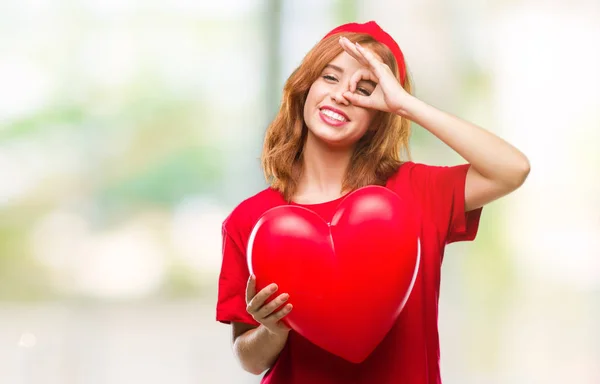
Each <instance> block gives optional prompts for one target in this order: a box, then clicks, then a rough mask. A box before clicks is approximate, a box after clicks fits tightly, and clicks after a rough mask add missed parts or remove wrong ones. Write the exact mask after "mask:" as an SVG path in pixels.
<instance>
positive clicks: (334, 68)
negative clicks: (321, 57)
mask: <svg viewBox="0 0 600 384" xmlns="http://www.w3.org/2000/svg"><path fill="white" fill-rule="evenodd" d="M325 68H331V69H333V70H334V71H338V72H339V73H344V70H343V69H342V68H340V67H338V66H337V65H333V64H327V65H326V66H325Z"/></svg>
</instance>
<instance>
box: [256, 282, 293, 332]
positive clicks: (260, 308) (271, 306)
mask: <svg viewBox="0 0 600 384" xmlns="http://www.w3.org/2000/svg"><path fill="white" fill-rule="evenodd" d="M277 289H278V287H277V285H276V284H269V285H267V286H266V287H265V288H263V289H262V290H261V291H260V292H258V293H256V277H255V276H253V275H252V276H250V278H249V279H248V285H247V286H246V304H247V306H246V311H247V312H248V313H249V314H250V315H252V317H253V318H254V320H256V321H257V322H259V323H260V324H262V325H263V326H264V327H265V328H266V329H267V330H268V331H269V332H271V333H273V334H275V335H281V336H283V335H287V333H288V332H289V331H290V328H289V327H288V326H287V325H285V324H284V323H283V322H282V321H280V320H281V319H283V318H284V317H285V316H286V315H287V314H288V313H290V311H291V310H292V304H287V305H285V306H284V307H283V308H281V309H280V310H278V311H276V312H275V310H276V309H277V308H279V307H280V306H281V305H283V304H284V303H285V302H286V301H287V300H288V299H289V295H288V294H287V293H282V294H281V295H279V296H277V297H276V298H275V299H274V300H272V301H271V302H269V303H267V304H265V301H266V300H267V299H268V298H269V297H271V295H273V294H274V293H275V292H277Z"/></svg>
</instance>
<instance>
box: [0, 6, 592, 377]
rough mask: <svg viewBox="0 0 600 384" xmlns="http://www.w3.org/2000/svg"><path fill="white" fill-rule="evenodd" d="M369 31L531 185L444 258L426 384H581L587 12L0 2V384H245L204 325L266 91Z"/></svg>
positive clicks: (418, 153)
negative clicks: (503, 145)
mask: <svg viewBox="0 0 600 384" xmlns="http://www.w3.org/2000/svg"><path fill="white" fill-rule="evenodd" d="M368 20H376V21H377V22H378V23H379V24H380V25H381V26H382V27H383V28H384V29H386V30H387V31H388V32H390V33H391V34H392V36H394V37H395V38H396V40H397V41H398V43H399V44H400V46H401V47H402V49H403V51H404V53H405V56H406V59H407V62H408V65H409V71H410V73H411V75H412V77H413V81H414V83H415V86H416V87H415V88H416V91H415V92H416V95H417V96H418V97H420V98H422V99H423V100H425V101H426V102H428V103H430V104H432V105H434V106H436V107H438V108H440V109H443V110H446V111H449V112H452V113H454V114H457V115H459V116H461V117H463V118H466V119H467V120H470V121H473V122H474V123H476V124H478V125H481V126H484V127H486V128H487V129H489V130H491V131H493V132H495V133H497V134H498V135H500V136H501V137H503V138H505V139H507V140H508V141H510V142H511V143H513V144H515V145H516V146H517V147H519V148H520V149H521V150H523V151H524V152H525V153H526V154H527V155H528V156H529V158H530V160H531V163H532V174H531V176H530V177H529V179H528V181H527V183H526V184H525V186H524V187H523V188H521V189H520V190H518V191H517V192H516V193H514V194H512V195H510V196H509V197H507V198H505V199H503V200H501V201H498V202H496V203H493V204H491V205H490V206H488V207H486V208H485V209H484V214H483V217H482V222H481V227H480V232H479V235H478V238H477V240H476V241H475V242H474V243H460V244H454V245H452V246H450V247H448V249H447V253H446V258H445V263H444V267H443V269H444V271H443V279H442V294H441V301H440V337H441V344H442V351H441V353H442V355H441V362H442V373H443V378H444V380H445V381H444V382H445V383H461V384H465V383H467V384H470V383H473V384H475V383H563V382H574V383H575V382H576V383H600V331H599V330H598V329H599V328H598V324H600V213H599V212H600V177H598V176H600V155H599V154H598V153H599V152H598V151H597V149H596V146H597V143H598V142H599V141H600V75H599V72H598V71H597V69H598V68H600V3H598V1H597V0H594V1H593V0H587V1H586V0H577V1H575V2H573V1H570V2H569V3H567V1H566V0H564V1H557V2H552V3H540V2H537V1H533V0H515V1H511V2H505V1H492V2H483V3H481V2H476V1H474V0H471V1H469V0H452V1H441V0H432V1H427V2H417V1H405V2H393V1H389V0H388V1H384V0H375V1H369V2H367V1H359V0H353V1H342V0H327V1H316V0H311V1H299V0H298V1H292V0H289V1H274V0H264V1H259V0H222V1H219V2H212V1H203V0H200V1H188V0H174V1H169V2H166V1H163V2H160V1H144V2H143V1H136V0H120V1H115V0H108V1H101V0H76V1H68V0H53V1H49V0H45V1H44V0H42V1H16V0H2V1H0V382H2V383H11V384H12V383H24V384H30V383H36V384H37V383H47V384H51V383H52V384H53V383H57V384H58V383H60V384H66V383H73V384H84V383H85V384H88V383H94V384H95V383H98V384H101V383H102V384H104V383H111V384H118V383H126V382H141V381H142V380H143V381H144V382H146V383H148V384H154V383H164V382H177V383H218V384H220V383H234V382H235V383H258V381H259V378H258V377H254V376H251V375H250V374H247V373H245V372H243V371H242V370H241V368H239V366H238V365H237V363H236V362H235V360H234V358H233V355H232V353H231V350H230V330H229V327H227V326H225V325H221V324H218V323H216V321H215V320H214V318H215V312H214V311H215V303H216V289H217V278H218V272H219V268H220V262H221V259H220V258H221V255H220V252H221V237H220V236H221V233H220V225H221V222H222V221H223V219H224V218H225V217H226V215H227V214H228V213H229V212H230V211H231V210H232V209H233V207H235V205H236V204H238V203H239V202H240V201H241V200H243V199H245V198H247V197H249V196H250V195H252V194H254V193H256V192H258V191H259V190H260V189H262V188H264V187H265V184H264V181H263V178H262V173H261V170H260V163H259V160H258V158H259V156H260V149H261V146H262V137H263V133H264V130H265V128H266V126H267V125H268V123H269V122H270V120H271V119H272V118H273V116H274V114H275V113H276V111H277V107H278V104H279V100H280V96H281V88H282V86H283V83H284V81H285V79H286V78H287V76H289V74H290V73H291V71H292V70H293V69H294V68H295V67H296V66H297V65H298V64H299V62H300V60H301V59H302V57H303V55H304V54H305V53H306V52H308V50H309V49H310V48H311V47H312V46H313V45H314V44H315V43H316V42H317V41H318V40H319V39H320V38H321V37H322V36H323V35H324V34H325V33H326V32H328V31H329V30H330V29H332V28H333V27H334V26H337V25H339V24H341V23H345V22H349V21H360V22H364V21H368ZM411 144H412V151H413V159H414V160H415V161H419V162H425V163H429V164H444V165H452V164H458V163H461V162H462V161H463V160H462V159H460V158H459V157H458V156H457V155H456V154H454V153H453V152H452V151H451V150H450V149H449V148H447V147H446V146H445V145H444V144H443V143H441V142H439V141H438V140H437V139H436V138H435V137H433V136H432V135H430V134H429V133H428V132H426V131H425V130H423V129H422V128H420V127H418V126H416V125H413V136H412V139H411Z"/></svg>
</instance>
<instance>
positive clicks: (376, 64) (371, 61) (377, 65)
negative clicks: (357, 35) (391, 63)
mask: <svg viewBox="0 0 600 384" xmlns="http://www.w3.org/2000/svg"><path fill="white" fill-rule="evenodd" d="M354 45H355V46H356V48H357V50H358V52H359V53H360V54H361V55H362V57H364V58H365V60H366V61H367V64H368V66H369V68H371V69H372V70H373V72H374V73H375V76H377V77H381V66H382V65H385V64H384V63H383V62H382V61H381V60H379V59H378V58H377V57H375V55H374V54H373V52H371V51H370V50H368V49H367V48H365V47H363V46H362V45H360V44H359V43H355V44H354Z"/></svg>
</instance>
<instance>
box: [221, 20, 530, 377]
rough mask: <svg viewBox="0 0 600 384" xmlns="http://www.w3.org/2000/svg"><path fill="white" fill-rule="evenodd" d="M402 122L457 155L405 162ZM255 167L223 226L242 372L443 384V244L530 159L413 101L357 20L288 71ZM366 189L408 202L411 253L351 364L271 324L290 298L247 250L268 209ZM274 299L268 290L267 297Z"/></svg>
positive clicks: (520, 177)
mask: <svg viewBox="0 0 600 384" xmlns="http://www.w3.org/2000/svg"><path fill="white" fill-rule="evenodd" d="M410 121H414V122H416V123H417V124H419V125H421V126H422V127H424V128H425V129H427V130H428V131H429V132H431V133H432V134H433V135H435V136H436V137H437V138H439V139H440V140H441V141H443V142H444V143H446V144H447V145H448V146H449V147H450V148H452V149H453V150H454V151H456V152H457V153H458V154H459V155H461V156H462V157H463V158H464V159H465V160H466V161H467V163H466V164H463V165H459V166H453V167H441V166H429V165H424V164H416V163H413V162H411V161H402V160H401V154H404V155H406V156H407V160H408V156H409V151H408V140H409V135H410V128H409V124H410ZM262 164H263V168H264V172H265V175H266V177H267V180H268V182H269V183H270V187H269V188H267V189H265V190H263V191H262V192H260V193H258V194H256V195H254V196H252V197H250V198H248V199H246V200H245V201H243V202H242V203H241V204H239V205H238V206H237V207H236V208H235V209H234V210H233V212H232V213H231V214H230V215H229V217H228V218H227V219H226V220H225V222H224V223H223V264H222V269H221V274H220V278H219V297H218V304H217V320H218V321H221V322H223V323H228V324H229V323H230V324H232V329H233V349H234V353H235V355H236V356H237V358H238V359H239V361H240V363H241V365H242V367H243V368H244V369H245V370H247V371H248V372H251V373H254V374H260V373H262V372H264V371H267V370H268V372H267V373H266V374H265V376H264V377H263V381H262V382H263V383H271V384H276V383H277V384H279V383H286V384H292V383H301V384H308V383H310V384H321V383H323V384H325V383H327V384H333V383H340V384H341V383H344V384H347V383H377V384H386V383H402V384H424V383H426V384H434V383H440V382H441V379H440V369H439V339H438V328H437V320H438V297H439V286H440V270H441V263H442V258H443V254H444V247H445V245H446V244H449V243H452V242H455V241H470V240H473V239H474V238H475V235H476V233H477V228H478V225H479V217H480V215H481V210H482V207H483V206H484V205H485V204H487V203H489V202H491V201H493V200H496V199H498V198H500V197H502V196H504V195H506V194H508V193H510V192H512V191H514V190H515V189H517V188H518V187H519V186H520V185H521V184H523V182H524V181H525V179H526V177H527V175H528V173H529V162H528V160H527V158H526V157H525V156H524V155H523V154H522V153H521V152H519V150H517V149H516V148H515V147H513V146H512V145H510V144H508V143H507V142H505V141H503V140H502V139H500V138H498V137H497V136H495V135H494V134H492V133H490V132H488V131H486V130H484V129H482V128H480V127H477V126H475V125H473V124H470V123H468V122H466V121H464V120H461V119H459V118H457V117H455V116H452V115H450V114H448V113H445V112H442V111H440V110H438V109H436V108H434V107H432V106H430V105H428V104H426V103H425V102H423V101H421V100H419V99H417V98H415V97H414V96H412V95H411V84H410V80H409V78H408V76H407V70H406V64H405V62H404V57H403V54H402V51H401V50H400V48H399V47H398V45H397V43H396V42H395V41H394V40H393V39H392V37H391V36H390V35H389V34H387V33H386V32H385V31H383V30H382V29H381V28H380V27H379V26H378V25H377V24H376V23H375V22H368V23H365V24H358V23H351V24H345V25H342V26H340V27H338V28H336V29H334V30H333V31H331V32H330V33H328V34H327V35H326V36H325V37H324V38H323V39H322V40H321V41H320V42H319V43H318V44H316V46H315V47H314V48H313V49H312V50H311V51H310V52H309V53H308V54H307V55H306V57H305V58H304V60H303V62H302V63H301V64H300V66H299V67H298V68H297V69H296V70H295V71H294V72H293V73H292V75H291V76H290V78H289V79H288V81H287V83H286V85H285V87H284V91H283V102H282V104H281V109H280V111H279V114H278V115H277V117H276V118H275V120H274V121H273V122H272V124H271V125H270V126H269V127H268V129H267V132H266V138H265V142H264V149H263V154H262ZM373 184H376V185H383V186H386V187H387V188H389V189H391V190H393V191H394V192H396V193H397V194H398V195H399V196H401V197H402V198H403V199H406V200H407V201H409V202H410V204H412V205H413V206H415V207H417V209H418V210H419V212H420V216H421V217H422V223H421V228H420V239H421V259H420V266H419V272H418V275H417V278H416V281H415V284H414V286H413V290H412V292H411V295H410V297H409V299H408V302H407V303H406V306H405V307H404V309H403V311H402V313H401V314H400V316H399V318H398V320H397V322H396V324H395V325H394V326H393V328H392V329H391V331H390V332H389V333H388V334H387V336H386V337H385V339H384V340H383V341H382V342H381V344H379V345H378V347H377V348H376V349H375V351H374V352H373V353H372V354H371V355H370V356H369V357H368V358H367V359H366V360H365V361H364V362H362V363H360V364H353V363H350V362H347V361H345V360H343V359H341V358H339V357H337V356H335V355H332V354H330V353H328V352H326V351H324V350H322V349H320V348H318V347H316V346H315V345H313V344H312V343H310V342H309V341H307V340H306V339H304V338H303V337H301V336H300V335H298V334H297V333H296V332H294V331H291V330H290V329H289V328H287V327H286V326H285V325H284V324H283V323H282V322H280V320H281V319H282V318H283V317H284V316H286V315H287V314H288V313H290V311H291V310H292V305H291V304H287V305H284V306H283V307H282V308H281V309H280V310H278V311H275V309H276V308H279V307H280V306H282V305H283V304H284V303H286V301H288V300H289V301H293V298H290V297H289V295H288V294H287V293H285V292H277V285H276V284H275V283H276V282H273V284H271V285H269V286H267V287H266V288H264V289H262V290H261V291H260V292H258V293H257V292H256V287H255V279H254V277H251V276H249V272H248V267H247V264H246V254H245V250H246V246H247V244H248V237H249V235H250V233H251V231H252V228H253V226H254V224H255V223H256V221H257V220H258V218H259V217H260V216H261V215H262V214H263V213H264V212H265V211H267V210H268V209H270V208H273V207H275V206H279V205H283V204H295V205H300V206H303V207H307V208H309V209H311V210H313V211H314V212H316V213H317V214H319V215H321V216H322V217H323V219H325V220H326V221H328V222H329V221H330V220H331V218H332V216H333V213H334V211H335V209H336V206H337V204H338V203H339V202H340V201H341V199H342V198H343V197H344V196H345V195H346V194H347V193H349V192H351V191H353V190H355V189H357V188H360V187H363V186H366V185H373ZM271 296H274V297H276V298H275V299H274V300H273V301H271V302H270V303H268V304H265V301H266V300H267V298H269V297H271ZM360 310H361V309H360V303H357V307H356V311H360ZM356 332H361V330H360V329H357V330H356ZM348 337H349V338H351V337H353V335H352V334H349V335H348Z"/></svg>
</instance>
